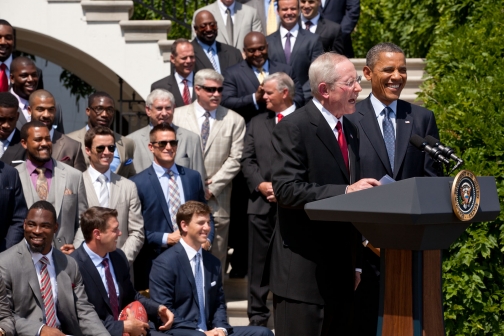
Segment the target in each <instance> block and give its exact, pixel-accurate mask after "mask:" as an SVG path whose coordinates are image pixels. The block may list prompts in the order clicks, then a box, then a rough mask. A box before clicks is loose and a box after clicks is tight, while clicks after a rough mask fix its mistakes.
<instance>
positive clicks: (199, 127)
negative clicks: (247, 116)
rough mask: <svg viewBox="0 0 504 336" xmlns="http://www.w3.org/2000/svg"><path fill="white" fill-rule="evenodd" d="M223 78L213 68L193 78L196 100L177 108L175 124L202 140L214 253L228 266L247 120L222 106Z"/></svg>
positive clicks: (206, 193)
mask: <svg viewBox="0 0 504 336" xmlns="http://www.w3.org/2000/svg"><path fill="white" fill-rule="evenodd" d="M223 81H224V77H222V75H220V74H219V73H218V72H216V71H214V70H211V69H203V70H200V71H198V72H197V73H196V75H195V76H194V89H195V91H196V95H197V97H198V98H197V100H196V101H195V102H194V103H193V104H191V105H187V106H184V107H180V108H177V109H175V114H174V118H173V122H174V123H175V124H177V125H179V126H180V127H184V128H187V129H188V130H190V131H192V132H194V133H197V134H199V135H200V137H201V143H202V148H203V159H204V160H205V169H206V172H207V180H206V182H205V185H206V188H205V189H206V190H205V198H206V199H207V201H208V205H209V206H210V208H211V209H212V211H213V213H212V215H213V217H214V223H215V238H214V241H213V242H214V244H213V247H212V249H211V252H212V254H213V255H214V256H216V257H217V258H219V259H220V261H221V263H222V269H224V267H225V262H226V255H227V243H228V233H229V213H230V207H231V206H230V201H231V181H232V180H233V178H234V177H235V176H236V174H238V172H239V171H240V159H241V156H242V151H243V139H244V137H245V120H244V119H243V117H241V116H240V115H239V114H238V113H236V112H234V111H232V110H229V109H227V108H225V107H222V106H220V105H219V104H220V102H221V98H222V83H223Z"/></svg>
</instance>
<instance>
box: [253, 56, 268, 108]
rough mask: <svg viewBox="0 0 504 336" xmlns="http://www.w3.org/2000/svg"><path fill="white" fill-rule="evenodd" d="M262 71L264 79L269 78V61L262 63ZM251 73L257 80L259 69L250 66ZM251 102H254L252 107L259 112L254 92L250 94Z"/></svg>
mask: <svg viewBox="0 0 504 336" xmlns="http://www.w3.org/2000/svg"><path fill="white" fill-rule="evenodd" d="M262 70H263V73H264V78H266V77H267V76H269V61H268V60H266V62H264V64H263V66H262ZM252 71H254V75H255V76H256V77H257V79H258V80H259V74H260V71H259V69H257V68H256V67H255V66H252ZM252 101H253V102H254V106H255V108H256V110H259V105H258V104H257V101H256V97H255V92H254V93H252Z"/></svg>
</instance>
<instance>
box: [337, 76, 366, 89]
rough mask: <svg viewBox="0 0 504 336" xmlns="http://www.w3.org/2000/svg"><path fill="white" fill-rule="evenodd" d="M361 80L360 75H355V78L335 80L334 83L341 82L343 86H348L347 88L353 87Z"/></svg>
mask: <svg viewBox="0 0 504 336" xmlns="http://www.w3.org/2000/svg"><path fill="white" fill-rule="evenodd" d="M361 80H362V76H357V78H356V79H350V80H349V81H348V82H345V83H342V82H336V84H342V85H345V86H348V87H349V88H353V87H354V86H355V83H359V84H360V82H361Z"/></svg>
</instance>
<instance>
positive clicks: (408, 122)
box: [393, 100, 413, 177]
mask: <svg viewBox="0 0 504 336" xmlns="http://www.w3.org/2000/svg"><path fill="white" fill-rule="evenodd" d="M396 112H397V114H396V149H395V156H394V176H393V177H396V175H397V173H398V172H399V168H401V165H402V162H403V160H404V157H405V155H406V149H407V148H408V144H409V139H410V138H411V132H412V130H413V117H412V116H411V106H409V105H408V104H405V103H404V102H403V101H402V100H398V101H397V111H396Z"/></svg>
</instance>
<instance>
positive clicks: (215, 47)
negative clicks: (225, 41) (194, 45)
mask: <svg viewBox="0 0 504 336" xmlns="http://www.w3.org/2000/svg"><path fill="white" fill-rule="evenodd" d="M196 41H198V44H199V45H200V46H201V48H203V50H205V52H208V49H210V48H212V49H213V50H214V51H215V53H216V54H217V43H216V42H215V41H214V43H212V44H211V45H208V44H206V43H203V42H201V41H200V40H199V38H197V37H196Z"/></svg>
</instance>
